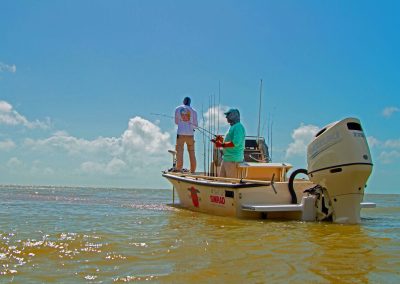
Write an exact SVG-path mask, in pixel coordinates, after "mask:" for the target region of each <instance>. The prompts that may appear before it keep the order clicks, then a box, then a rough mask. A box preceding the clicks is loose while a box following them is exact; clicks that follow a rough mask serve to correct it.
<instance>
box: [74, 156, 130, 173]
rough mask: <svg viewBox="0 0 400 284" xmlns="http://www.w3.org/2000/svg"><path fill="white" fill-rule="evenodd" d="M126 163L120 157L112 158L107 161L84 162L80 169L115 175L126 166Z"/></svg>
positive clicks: (86, 171) (87, 171)
mask: <svg viewBox="0 0 400 284" xmlns="http://www.w3.org/2000/svg"><path fill="white" fill-rule="evenodd" d="M126 166H127V165H126V163H125V162H124V161H122V160H120V159H117V158H113V159H112V160H111V161H109V162H108V163H96V162H90V161H87V162H84V163H82V164H81V167H80V168H81V170H82V171H83V172H85V173H89V174H105V175H111V176H112V175H117V174H118V173H121V172H122V171H124V170H125V168H126Z"/></svg>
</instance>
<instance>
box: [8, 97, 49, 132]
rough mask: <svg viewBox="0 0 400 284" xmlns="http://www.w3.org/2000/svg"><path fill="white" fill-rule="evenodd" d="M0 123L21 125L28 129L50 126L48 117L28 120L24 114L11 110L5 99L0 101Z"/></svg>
mask: <svg viewBox="0 0 400 284" xmlns="http://www.w3.org/2000/svg"><path fill="white" fill-rule="evenodd" d="M1 124H4V125H10V126H16V125H22V126H25V127H27V128H30V129H33V128H42V129H47V128H49V127H50V121H49V119H47V120H46V121H44V122H43V121H39V120H36V121H29V120H28V119H27V118H26V117H25V116H23V115H21V114H19V113H18V112H17V111H15V110H13V107H12V105H11V104H9V103H8V102H6V101H0V125H1Z"/></svg>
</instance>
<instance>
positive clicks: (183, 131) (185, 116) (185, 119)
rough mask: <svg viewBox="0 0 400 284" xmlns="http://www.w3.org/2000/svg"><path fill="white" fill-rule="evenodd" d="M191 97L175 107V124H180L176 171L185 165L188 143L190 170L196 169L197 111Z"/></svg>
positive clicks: (177, 140) (177, 139)
mask: <svg viewBox="0 0 400 284" xmlns="http://www.w3.org/2000/svg"><path fill="white" fill-rule="evenodd" d="M190 102H191V100H190V98H189V97H186V98H184V99H183V105H180V106H178V107H177V108H176V109H175V124H177V125H178V132H177V135H176V148H175V149H176V171H182V167H183V151H184V145H185V143H186V146H187V149H188V152H189V159H190V172H192V173H194V172H195V171H196V156H195V153H194V130H195V129H196V127H197V126H198V124H197V112H196V110H195V109H193V108H192V107H191V106H190Z"/></svg>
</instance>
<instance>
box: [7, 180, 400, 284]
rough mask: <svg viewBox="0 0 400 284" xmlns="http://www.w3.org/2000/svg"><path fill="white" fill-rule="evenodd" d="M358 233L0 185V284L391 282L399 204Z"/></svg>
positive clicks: (132, 192) (86, 192) (397, 260)
mask: <svg viewBox="0 0 400 284" xmlns="http://www.w3.org/2000/svg"><path fill="white" fill-rule="evenodd" d="M365 199H366V201H372V202H376V203H377V208H375V209H363V210H362V222H361V224H359V225H338V224H331V223H324V222H321V223H317V222H315V223H307V222H296V221H255V220H241V219H235V218H228V217H218V216H212V215H207V214H201V213H194V212H190V211H187V210H184V209H178V208H176V207H172V206H168V205H167V204H170V203H171V202H172V190H171V189H118V188H77V187H74V188H72V187H50V186H43V187H38V186H31V187H28V186H0V283H124V282H134V283H137V282H139V283H140V282H146V283H400V195H366V198H365Z"/></svg>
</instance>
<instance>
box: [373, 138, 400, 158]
mask: <svg viewBox="0 0 400 284" xmlns="http://www.w3.org/2000/svg"><path fill="white" fill-rule="evenodd" d="M367 139H368V145H369V146H370V147H371V148H372V147H373V148H376V151H378V153H379V155H378V158H377V159H378V160H379V161H380V162H381V163H383V164H391V163H393V162H395V160H397V159H398V158H399V157H400V139H389V140H386V141H380V140H378V139H376V138H374V137H368V138H367ZM379 151H380V152H379Z"/></svg>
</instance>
